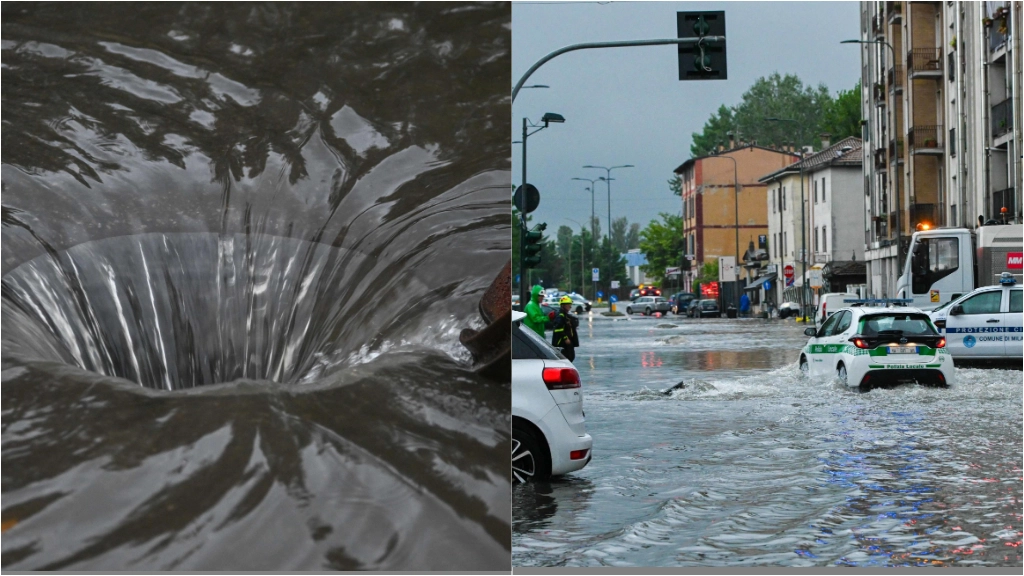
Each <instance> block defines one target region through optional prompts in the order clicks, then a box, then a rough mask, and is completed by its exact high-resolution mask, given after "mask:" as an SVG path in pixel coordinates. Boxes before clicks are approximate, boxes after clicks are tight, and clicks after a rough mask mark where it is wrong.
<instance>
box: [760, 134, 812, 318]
mask: <svg viewBox="0 0 1024 576" xmlns="http://www.w3.org/2000/svg"><path fill="white" fill-rule="evenodd" d="M765 120H767V121H768V122H792V123H794V124H797V125H799V124H800V123H799V122H797V121H796V120H793V119H792V118H765ZM802 135H803V134H801V136H802ZM803 161H804V149H803V146H801V147H800V316H801V317H802V318H803V321H804V322H806V321H807V299H806V297H805V292H807V217H806V215H805V214H804V203H805V200H804V165H803Z"/></svg>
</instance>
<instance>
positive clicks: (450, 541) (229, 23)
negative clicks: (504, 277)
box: [2, 3, 511, 571]
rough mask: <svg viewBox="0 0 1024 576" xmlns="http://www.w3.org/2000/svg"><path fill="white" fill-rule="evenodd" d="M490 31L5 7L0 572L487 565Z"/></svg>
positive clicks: (438, 20)
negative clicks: (481, 353) (481, 370)
mask: <svg viewBox="0 0 1024 576" xmlns="http://www.w3.org/2000/svg"><path fill="white" fill-rule="evenodd" d="M509 23H510V10H509V7H508V5H500V4H498V5H466V4H458V5H454V4H433V3H430V4H426V5H410V4H401V5H388V4H378V3H373V4H356V5H352V4H348V3H337V4H334V3H331V4H316V5H313V6H309V5H300V4H258V5H257V4H235V3H230V4H219V3H210V4H189V5H179V4H155V3H154V4H149V3H143V4H138V3H137V4H130V5H126V4H109V5H88V6H85V7H82V6H80V5H79V4H68V3H65V4H47V5H34V4H23V3H14V4H9V3H4V6H3V28H2V29H3V38H2V97H3V131H2V137H3V147H2V162H3V167H2V181H3V201H2V203H3V220H2V223H3V228H2V234H3V237H2V240H3V243H2V258H3V283H2V288H3V293H2V296H3V309H2V318H3V341H2V346H3V348H2V351H3V373H2V379H3V394H2V405H3V415H2V442H3V445H2V460H3V555H2V566H3V568H4V569H5V570H31V569H59V568H69V569H76V570H166V569H188V570H247V571H248V570H313V569H329V568H336V569H348V568H378V569H402V568H416V569H426V568H441V569H466V570H482V569H498V570H500V569H507V567H508V565H509V554H510V552H509V539H510V533H511V526H510V523H509V518H508V508H509V489H510V487H509V480H508V460H507V458H508V449H507V447H508V445H509V440H510V439H509V388H508V385H507V384H501V383H493V382H489V381H486V380H484V379H482V378H480V377H478V376H477V375H476V374H475V373H474V372H473V370H472V366H471V358H470V356H469V354H468V352H467V351H466V350H464V349H463V348H462V347H461V345H460V344H459V341H458V334H459V332H460V331H461V330H462V329H463V328H467V327H477V328H479V327H480V326H482V320H481V319H480V316H479V313H478V302H479V300H480V297H481V295H482V294H483V291H484V290H485V289H486V288H487V287H488V285H489V284H490V283H491V281H492V280H493V278H494V276H495V274H497V273H498V271H499V270H500V269H501V268H502V266H503V265H504V264H505V262H506V261H507V260H508V255H509V247H510V246H509V238H510V230H509V227H508V226H509V221H508V211H509V203H508V190H509V185H510V172H509V169H510V164H509V156H510V149H509V146H510V145H509V143H508V141H507V138H506V136H507V134H508V133H509V131H510V126H509V100H508V94H509V87H510V86H511V79H510V76H509V70H510V50H511V41H510V36H509V26H510V24H509Z"/></svg>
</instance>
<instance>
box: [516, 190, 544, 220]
mask: <svg viewBox="0 0 1024 576" xmlns="http://www.w3.org/2000/svg"><path fill="white" fill-rule="evenodd" d="M512 203H513V204H515V205H516V208H517V209H518V210H519V211H520V212H522V213H524V214H529V213H530V212H533V211H534V210H536V209H537V206H539V205H540V191H539V190H537V187H536V186H534V185H533V184H523V185H522V186H520V187H519V188H516V192H515V194H513V195H512Z"/></svg>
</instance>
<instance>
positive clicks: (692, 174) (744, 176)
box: [675, 144, 799, 269]
mask: <svg viewBox="0 0 1024 576" xmlns="http://www.w3.org/2000/svg"><path fill="white" fill-rule="evenodd" d="M797 160H799V156H798V155H796V154H794V153H792V152H788V151H784V150H773V149H771V148H765V147H763V146H757V145H756V144H747V145H741V146H740V147H738V148H731V149H730V150H725V151H721V152H719V153H717V154H714V155H711V156H702V157H699V158H691V159H689V160H687V161H686V162H684V163H683V164H682V165H681V166H679V167H678V168H676V169H675V173H676V174H678V175H679V177H680V178H681V180H682V197H683V234H684V241H685V250H686V253H687V254H688V255H692V256H693V260H692V261H693V263H694V265H695V266H694V269H695V268H696V267H698V266H701V265H702V264H703V263H704V262H713V261H715V260H716V259H717V258H718V257H719V256H734V257H735V258H736V263H737V266H738V265H739V264H740V263H741V262H742V255H743V252H744V251H746V249H747V246H748V245H749V244H750V242H753V243H754V246H755V247H764V248H767V246H759V243H758V240H759V237H760V236H765V237H766V236H767V235H768V203H767V200H768V196H767V191H768V186H767V184H765V183H762V182H758V179H759V178H761V177H762V176H764V175H765V174H769V173H771V172H775V171H777V170H780V169H782V168H785V167H786V166H788V165H790V164H792V163H793V162H796V161H797ZM737 197H738V200H739V206H738V209H737ZM737 235H738V237H739V245H738V246H737V242H736V240H737Z"/></svg>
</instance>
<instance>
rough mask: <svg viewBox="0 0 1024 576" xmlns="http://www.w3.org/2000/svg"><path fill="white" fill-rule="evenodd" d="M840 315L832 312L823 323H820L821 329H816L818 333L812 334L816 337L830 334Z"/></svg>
mask: <svg viewBox="0 0 1024 576" xmlns="http://www.w3.org/2000/svg"><path fill="white" fill-rule="evenodd" d="M840 316H842V314H833V315H831V316H829V317H828V320H825V323H824V324H822V325H821V329H820V330H818V333H817V334H815V335H814V336H815V337H816V338H822V337H825V336H831V335H832V330H833V329H834V328H835V327H836V324H838V323H839V317H840Z"/></svg>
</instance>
